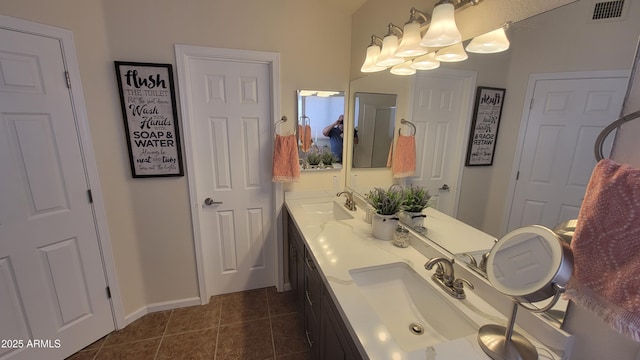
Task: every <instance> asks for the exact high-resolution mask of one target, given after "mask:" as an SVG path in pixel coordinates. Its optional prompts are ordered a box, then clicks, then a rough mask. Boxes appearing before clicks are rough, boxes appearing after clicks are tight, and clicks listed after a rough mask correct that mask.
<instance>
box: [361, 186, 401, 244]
mask: <svg viewBox="0 0 640 360" xmlns="http://www.w3.org/2000/svg"><path fill="white" fill-rule="evenodd" d="M366 198H367V199H368V201H369V203H370V204H371V205H372V206H373V208H374V209H375V214H374V215H373V220H372V222H371V225H372V231H371V232H372V235H373V236H374V237H375V238H378V239H380V240H391V239H393V232H394V231H395V228H396V226H397V225H398V216H397V214H398V211H400V210H401V209H402V202H403V201H404V196H403V190H402V188H401V187H399V186H398V185H392V186H390V187H389V189H387V190H385V189H383V188H379V187H376V188H374V189H372V190H371V191H369V193H368V194H367V195H366Z"/></svg>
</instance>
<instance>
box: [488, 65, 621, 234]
mask: <svg viewBox="0 0 640 360" xmlns="http://www.w3.org/2000/svg"><path fill="white" fill-rule="evenodd" d="M629 74H630V71H629V70H603V71H577V72H561V73H543V74H531V75H529V82H528V84H527V92H526V95H525V97H524V107H523V109H522V117H521V120H520V132H519V134H518V143H517V146H516V156H515V157H514V159H513V164H512V165H511V174H510V176H509V179H510V180H509V187H508V190H507V198H506V203H505V206H504V210H503V212H502V221H501V225H500V229H501V232H502V233H503V234H505V233H506V232H507V230H508V228H509V215H510V214H511V206H512V205H513V197H514V195H515V190H516V182H517V181H516V175H517V173H518V169H519V167H520V160H521V158H522V149H523V147H524V139H525V136H526V132H527V126H528V124H529V113H530V110H531V109H530V106H529V104H531V101H533V95H534V92H535V88H536V82H538V81H543V80H572V79H597V78H624V79H628V78H629ZM614 120H615V119H612V120H611V121H612V122H613V121H614Z"/></svg>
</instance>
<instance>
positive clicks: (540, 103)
mask: <svg viewBox="0 0 640 360" xmlns="http://www.w3.org/2000/svg"><path fill="white" fill-rule="evenodd" d="M626 88H627V79H626V78H623V77H616V78H581V79H549V80H544V79H543V80H537V81H536V82H535V85H534V92H533V102H532V105H531V109H530V111H529V118H528V121H527V128H526V133H525V137H524V143H523V147H522V155H521V158H520V165H519V168H518V171H519V176H518V180H517V182H516V185H515V192H514V196H513V202H512V206H511V212H510V214H509V222H508V229H507V231H510V230H513V229H515V228H518V227H520V226H525V225H532V224H539V225H543V226H547V227H550V228H553V227H554V226H555V225H557V224H559V223H561V222H563V221H565V220H570V219H576V218H577V217H578V212H579V211H580V205H581V204H582V199H583V197H584V192H585V189H586V186H587V183H588V182H589V178H590V177H591V172H592V171H593V168H594V166H595V165H596V159H595V156H594V151H593V147H594V143H595V139H596V138H597V136H598V134H599V133H600V132H601V131H602V129H603V128H604V127H605V126H607V125H608V124H610V123H611V122H613V121H614V120H615V119H617V118H618V117H619V114H620V109H621V108H622V102H623V101H624V96H625V92H626ZM609 147H610V144H609Z"/></svg>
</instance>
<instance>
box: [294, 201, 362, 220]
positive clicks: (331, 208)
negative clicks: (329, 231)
mask: <svg viewBox="0 0 640 360" xmlns="http://www.w3.org/2000/svg"><path fill="white" fill-rule="evenodd" d="M300 207H301V208H302V210H303V211H304V212H305V214H307V215H309V216H311V218H312V219H314V220H317V221H318V222H324V221H332V220H349V219H353V215H351V214H350V213H349V211H348V210H347V209H346V208H345V207H344V206H342V205H340V204H338V203H337V202H335V201H328V202H322V203H313V204H302V205H300Z"/></svg>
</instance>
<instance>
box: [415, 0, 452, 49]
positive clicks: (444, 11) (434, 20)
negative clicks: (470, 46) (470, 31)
mask: <svg viewBox="0 0 640 360" xmlns="http://www.w3.org/2000/svg"><path fill="white" fill-rule="evenodd" d="M454 11H455V9H454V7H453V4H449V3H444V4H440V5H438V6H436V7H435V8H434V9H433V14H431V25H429V28H428V29H427V32H426V33H425V34H424V37H423V38H422V41H421V42H420V44H421V45H422V46H426V47H441V46H449V45H453V44H455V43H459V42H461V41H462V34H460V30H458V26H456V19H455V17H454V15H453V14H454Z"/></svg>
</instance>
